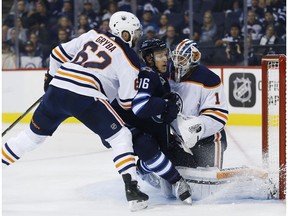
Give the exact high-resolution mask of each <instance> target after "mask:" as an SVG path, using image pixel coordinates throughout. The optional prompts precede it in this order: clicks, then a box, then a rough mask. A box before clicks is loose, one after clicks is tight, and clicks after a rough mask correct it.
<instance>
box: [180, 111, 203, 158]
mask: <svg viewBox="0 0 288 216" xmlns="http://www.w3.org/2000/svg"><path fill="white" fill-rule="evenodd" d="M177 124H178V130H179V132H180V135H181V137H182V140H183V142H182V143H181V145H182V147H183V149H184V151H185V152H187V153H189V154H192V152H191V150H190V149H191V148H193V147H194V146H195V144H196V143H197V142H198V141H199V140H200V139H201V138H202V136H203V133H204V124H203V122H202V121H201V119H200V118H199V117H185V116H183V115H178V116H177Z"/></svg>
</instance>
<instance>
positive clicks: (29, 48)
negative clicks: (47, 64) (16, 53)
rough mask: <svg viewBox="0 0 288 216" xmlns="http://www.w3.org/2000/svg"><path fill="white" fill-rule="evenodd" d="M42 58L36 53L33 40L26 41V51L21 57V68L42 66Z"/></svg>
mask: <svg viewBox="0 0 288 216" xmlns="http://www.w3.org/2000/svg"><path fill="white" fill-rule="evenodd" d="M42 67H43V66H42V58H41V57H40V56H36V55H35V47H34V44H33V43H32V41H27V42H26V43H25V52H24V53H23V54H22V55H21V57H20V68H26V69H27V68H42Z"/></svg>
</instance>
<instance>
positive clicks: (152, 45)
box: [140, 38, 167, 63]
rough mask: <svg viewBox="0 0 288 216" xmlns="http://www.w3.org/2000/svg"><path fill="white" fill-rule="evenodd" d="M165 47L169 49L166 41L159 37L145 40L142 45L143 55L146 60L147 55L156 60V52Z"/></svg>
mask: <svg viewBox="0 0 288 216" xmlns="http://www.w3.org/2000/svg"><path fill="white" fill-rule="evenodd" d="M163 49H167V47H166V43H165V42H164V41H162V40H160V39H157V38H154V39H151V40H145V41H143V42H142V44H141V46H140V52H141V56H142V58H143V60H144V61H145V62H146V57H147V56H151V57H152V59H153V60H154V52H155V51H158V50H163ZM146 63H147V62H146Z"/></svg>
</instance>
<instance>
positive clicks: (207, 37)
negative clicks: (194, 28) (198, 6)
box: [200, 10, 217, 42]
mask: <svg viewBox="0 0 288 216" xmlns="http://www.w3.org/2000/svg"><path fill="white" fill-rule="evenodd" d="M216 35H217V26H216V24H215V23H214V21H213V16H212V11H210V10H208V11H206V12H205V13H204V16H203V24H202V26H201V35H200V42H209V41H214V39H215V37H216Z"/></svg>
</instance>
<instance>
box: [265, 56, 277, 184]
mask: <svg viewBox="0 0 288 216" xmlns="http://www.w3.org/2000/svg"><path fill="white" fill-rule="evenodd" d="M267 75H268V86H267V89H268V131H267V132H268V152H267V154H268V155H267V158H266V166H267V168H268V170H269V173H270V175H271V178H272V179H273V182H279V167H280V165H279V151H280V149H279V133H280V131H279V61H268V62H267Z"/></svg>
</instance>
